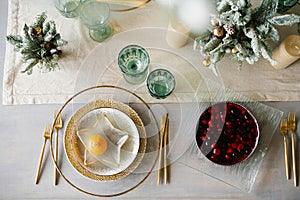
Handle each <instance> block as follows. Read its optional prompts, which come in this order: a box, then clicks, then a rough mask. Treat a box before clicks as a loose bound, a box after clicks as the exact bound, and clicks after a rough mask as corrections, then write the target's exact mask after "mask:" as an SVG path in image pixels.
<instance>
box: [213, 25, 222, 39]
mask: <svg viewBox="0 0 300 200" xmlns="http://www.w3.org/2000/svg"><path fill="white" fill-rule="evenodd" d="M213 35H214V36H216V37H223V36H224V28H223V27H219V26H218V27H215V28H214V30H213Z"/></svg>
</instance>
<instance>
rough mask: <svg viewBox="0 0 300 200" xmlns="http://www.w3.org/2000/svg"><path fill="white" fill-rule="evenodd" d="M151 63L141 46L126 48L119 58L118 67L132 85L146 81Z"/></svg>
mask: <svg viewBox="0 0 300 200" xmlns="http://www.w3.org/2000/svg"><path fill="white" fill-rule="evenodd" d="M149 63H150V58H149V55H148V53H147V51H146V50H145V49H144V48H143V47H141V46H139V45H128V46H126V47H124V48H123V49H122V50H121V51H120V53H119V56H118V65H119V67H120V69H121V71H122V73H123V76H124V78H125V80H126V81H127V82H128V83H131V84H139V83H142V82H143V81H144V80H146V77H147V75H148V68H149Z"/></svg>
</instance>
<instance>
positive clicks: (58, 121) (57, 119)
mask: <svg viewBox="0 0 300 200" xmlns="http://www.w3.org/2000/svg"><path fill="white" fill-rule="evenodd" d="M54 120H55V122H54V128H55V130H56V132H55V154H54V162H56V161H57V159H58V130H59V129H61V128H62V125H63V122H62V117H61V115H60V114H59V113H58V112H57V111H55V112H54ZM54 185H57V170H56V166H55V165H54Z"/></svg>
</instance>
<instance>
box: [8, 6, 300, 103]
mask: <svg viewBox="0 0 300 200" xmlns="http://www.w3.org/2000/svg"><path fill="white" fill-rule="evenodd" d="M43 11H46V12H47V15H48V19H49V20H54V21H55V23H57V29H58V31H59V32H60V33H61V35H62V38H63V39H66V40H67V41H68V44H67V45H66V46H65V47H63V49H62V50H63V52H64V53H63V56H62V58H61V59H60V60H59V66H60V70H56V71H54V72H49V73H41V72H39V70H38V69H36V70H34V72H33V74H32V75H26V74H24V73H20V71H22V70H23V69H24V67H25V63H23V62H22V60H21V55H20V54H19V53H16V52H14V51H13V46H12V45H10V44H7V45H6V55H5V64H4V73H3V74H4V77H3V104H4V105H17V104H47V103H63V102H65V100H66V99H68V98H69V97H70V96H71V95H72V94H74V93H75V92H76V91H77V89H78V84H81V83H79V81H78V80H79V79H80V80H81V79H82V76H85V74H82V72H83V70H82V68H83V67H84V66H83V64H85V63H88V62H89V61H86V59H87V58H89V59H91V57H92V56H91V55H90V54H93V49H95V51H97V48H98V50H99V49H101V48H105V49H106V50H109V49H114V50H116V51H118V50H120V49H121V47H123V46H124V45H125V44H129V41H130V40H127V37H129V38H134V37H135V36H136V33H138V31H137V32H135V31H134V30H138V29H143V28H144V27H148V28H149V27H159V28H163V29H165V27H167V24H168V12H166V10H165V9H164V8H162V7H160V6H159V5H158V4H156V3H155V2H150V3H149V4H148V5H147V6H146V7H144V8H140V9H137V10H133V11H130V12H112V14H111V18H112V23H115V25H116V26H118V27H119V28H118V29H120V32H121V33H115V35H114V36H113V37H112V38H110V39H109V40H107V41H105V42H103V43H101V44H99V43H97V42H94V41H93V40H91V39H90V38H89V36H88V33H87V32H88V31H87V28H86V27H84V25H83V24H81V23H80V20H79V19H78V18H69V19H68V18H64V17H63V16H61V15H60V14H59V12H58V11H57V10H56V9H55V7H54V5H53V2H52V1H45V2H43V3H41V1H37V0H22V1H21V0H10V1H9V7H8V23H7V24H8V25H7V34H22V28H23V26H24V24H25V22H26V23H31V22H32V21H33V20H34V17H35V16H36V15H37V14H39V13H41V12H43ZM132 19H134V20H132ZM287 29H288V31H287ZM127 31H128V33H127V35H126V34H125V33H126V32H127ZM130 31H131V32H130ZM124 32H125V33H124ZM280 32H281V33H282V34H281V37H282V38H281V39H283V38H284V37H285V35H286V34H288V33H294V32H296V28H294V27H292V28H290V27H287V28H285V29H282V30H281V31H280ZM159 33H161V34H163V35H161V36H159V38H157V37H158V36H157V34H159ZM121 34H123V35H121ZM145 34H146V35H145V36H140V37H139V39H137V40H136V41H135V40H131V41H130V43H134V42H135V43H140V44H145V48H146V49H147V48H156V49H164V50H167V51H170V52H172V53H175V54H177V56H179V57H181V58H182V59H183V60H184V59H187V60H188V61H189V62H190V64H192V65H194V66H193V68H192V67H191V69H192V70H198V71H199V73H200V75H201V76H202V77H203V78H207V77H209V78H211V76H212V74H211V72H210V70H208V69H207V68H205V67H203V65H202V60H203V58H202V57H201V55H200V53H199V52H198V51H195V50H193V40H192V39H190V40H189V42H188V43H187V45H186V46H184V47H183V48H179V49H174V48H171V47H168V45H167V44H166V42H165V41H164V40H165V34H166V32H164V31H158V32H157V33H156V34H152V32H151V30H149V31H145ZM120 35H121V36H120ZM151 37H152V38H151ZM116 40H119V41H122V45H121V44H119V43H117V42H115V41H116ZM147 41H148V42H147ZM100 51H102V52H104V54H103V55H101V59H104V60H103V61H101V66H99V67H100V68H101V69H98V70H100V71H102V72H103V71H105V70H107V68H108V67H110V65H111V64H112V63H113V62H114V61H116V59H117V58H116V56H117V54H118V52H112V51H105V50H103V49H102V50H100ZM94 59H95V58H94ZM190 59H193V60H198V62H194V61H190ZM162 60H163V59H162ZM171 61H172V60H171ZM171 61H170V63H168V64H169V65H170V67H171V68H172V65H174V66H175V65H176V61H178V60H176V59H175V60H174V61H173V63H172V62H171ZM99 62H100V61H99ZM299 64H300V62H299V61H297V62H295V63H294V64H292V65H291V66H290V67H289V68H286V69H284V70H275V69H274V68H273V67H272V66H271V65H270V64H269V63H267V62H266V61H264V60H262V59H261V60H260V61H259V62H257V63H256V64H254V65H248V64H246V63H245V64H244V65H243V67H242V69H241V70H238V69H237V64H236V63H235V62H234V61H232V60H230V59H229V58H225V59H223V60H222V61H221V62H220V63H219V64H218V73H219V75H218V77H216V79H218V80H220V81H221V82H222V84H224V86H225V87H228V88H231V89H233V90H235V91H237V92H240V93H241V94H243V95H246V96H249V97H251V98H253V99H255V100H257V101H298V100H299V99H300V83H299V81H298V80H299V79H300V73H299V70H300V68H299ZM112 66H114V65H112ZM177 66H178V64H177ZM114 67H116V66H114ZM114 67H113V68H114ZM179 68H180V66H178V67H177V69H179ZM116 69H117V68H116ZM100 71H99V73H100ZM182 71H184V70H181V72H182ZM179 72H180V70H179ZM181 72H180V73H181ZM87 73H88V74H89V73H92V72H87ZM116 73H117V72H116ZM191 73H193V71H191ZM119 75H120V74H118V76H114V75H113V76H111V80H110V81H109V82H112V83H113V82H118V81H119V80H120V76H119ZM193 78H195V80H193ZM198 78H199V77H197V76H194V77H191V78H190V79H191V80H189V81H190V82H194V81H196V82H197V81H198ZM90 83H91V84H93V85H95V84H98V83H99V80H97V82H90ZM84 84H85V83H82V85H84ZM79 88H80V87H79ZM144 89H145V88H144ZM181 91H182V90H181ZM141 92H144V91H143V90H142V91H141ZM171 99H172V98H169V99H166V100H165V102H168V101H169V102H172V100H171ZM152 100H153V99H152ZM183 101H186V100H185V99H183Z"/></svg>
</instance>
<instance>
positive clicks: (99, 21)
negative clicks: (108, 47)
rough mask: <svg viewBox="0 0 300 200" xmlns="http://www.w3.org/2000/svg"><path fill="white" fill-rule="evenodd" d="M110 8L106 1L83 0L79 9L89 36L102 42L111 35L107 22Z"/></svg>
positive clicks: (110, 28) (111, 31) (111, 30)
mask: <svg viewBox="0 0 300 200" xmlns="http://www.w3.org/2000/svg"><path fill="white" fill-rule="evenodd" d="M109 14H110V8H109V5H108V4H107V3H102V2H99V1H97V0H85V1H83V2H82V5H81V6H80V9H79V15H80V19H81V21H82V22H83V23H84V24H85V25H86V26H87V27H88V28H89V34H90V37H91V38H92V39H93V40H95V41H97V42H103V41H104V40H106V39H107V38H109V37H110V36H112V35H113V32H114V31H113V29H112V27H111V26H110V25H109V24H108V23H107V20H108V18H109Z"/></svg>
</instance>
